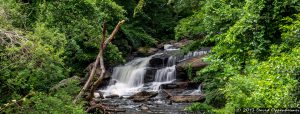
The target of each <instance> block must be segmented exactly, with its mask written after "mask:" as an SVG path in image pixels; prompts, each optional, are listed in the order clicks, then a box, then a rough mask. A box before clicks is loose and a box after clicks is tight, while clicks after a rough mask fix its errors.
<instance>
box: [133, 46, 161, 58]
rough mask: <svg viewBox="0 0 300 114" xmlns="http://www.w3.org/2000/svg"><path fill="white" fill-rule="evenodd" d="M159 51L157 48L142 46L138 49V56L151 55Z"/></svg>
mask: <svg viewBox="0 0 300 114" xmlns="http://www.w3.org/2000/svg"><path fill="white" fill-rule="evenodd" d="M157 51H158V49H157V48H148V47H140V48H138V49H137V56H150V55H153V54H155V53H156V52H157Z"/></svg>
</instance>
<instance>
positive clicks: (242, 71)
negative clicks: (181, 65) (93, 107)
mask: <svg viewBox="0 0 300 114" xmlns="http://www.w3.org/2000/svg"><path fill="white" fill-rule="evenodd" d="M121 20H125V23H124V24H123V25H121V27H120V29H119V31H118V33H117V34H116V35H115V37H114V39H113V40H111V42H108V45H107V47H106V49H105V52H104V54H103V56H104V63H105V66H106V67H107V68H111V67H114V66H117V65H120V64H124V63H125V62H126V61H127V60H128V59H129V58H128V57H129V56H131V55H133V53H134V52H136V51H138V50H139V49H140V48H141V47H143V48H145V50H147V49H149V48H151V47H156V46H157V45H159V44H161V43H164V42H168V41H171V40H176V41H180V40H183V39H188V40H191V41H192V42H191V43H189V44H188V45H186V46H184V47H182V49H181V50H182V51H183V53H187V52H189V51H193V50H197V49H199V48H200V47H212V48H211V51H210V53H209V54H208V56H206V57H205V58H204V59H203V61H205V62H206V63H208V64H209V65H208V66H207V67H205V68H203V69H201V70H199V71H197V73H195V74H193V75H191V76H189V78H190V80H193V81H194V82H202V83H203V84H204V86H203V92H204V93H205V97H206V98H205V101H204V102H199V103H193V104H192V105H190V106H188V107H186V110H187V111H190V112H193V111H198V110H205V111H207V112H211V113H234V112H235V110H236V109H238V108H298V107H299V104H300V101H299V99H300V90H299V81H300V72H299V71H300V1H298V0H126V1H125V0H0V60H1V61H0V112H1V113H2V112H3V113H76V114H77V113H86V112H85V110H86V107H87V100H85V99H84V98H82V99H80V100H79V101H77V102H76V103H74V102H72V101H73V100H74V98H75V97H76V95H78V93H79V92H80V90H81V88H82V87H83V84H84V81H85V80H87V78H88V76H87V75H86V71H85V69H86V68H87V67H88V66H89V65H90V64H91V63H93V62H94V61H95V59H96V58H97V54H98V52H99V48H101V46H99V45H100V42H101V41H102V40H103V39H105V37H109V34H111V33H112V31H113V30H114V29H115V26H116V25H117V24H118V22H119V21H121ZM104 23H105V24H106V26H103V25H104ZM104 28H105V29H104ZM103 32H104V33H105V32H106V33H107V34H104V35H102V34H103ZM103 37H104V38H103ZM100 50H101V49H100ZM78 78H79V79H78ZM66 79H68V81H67V82H66V81H65V82H66V83H63V84H62V83H60V82H61V81H62V80H66Z"/></svg>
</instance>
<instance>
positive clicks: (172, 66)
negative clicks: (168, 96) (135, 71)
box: [152, 56, 176, 91]
mask: <svg viewBox="0 0 300 114" xmlns="http://www.w3.org/2000/svg"><path fill="white" fill-rule="evenodd" d="M175 79H176V57H174V56H171V57H169V58H168V63H167V66H166V67H165V68H162V69H159V70H157V71H156V74H155V81H154V82H153V83H152V88H153V90H155V91H157V90H159V87H160V85H161V84H165V83H171V82H173V81H174V80H175Z"/></svg>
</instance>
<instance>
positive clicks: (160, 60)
mask: <svg viewBox="0 0 300 114" xmlns="http://www.w3.org/2000/svg"><path fill="white" fill-rule="evenodd" d="M169 57H170V55H168V54H165V53H164V54H160V55H155V56H153V57H152V58H151V60H150V61H149V64H150V67H163V66H164V65H165V64H167V62H168V58H169Z"/></svg>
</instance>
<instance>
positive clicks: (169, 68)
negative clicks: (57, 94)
mask: <svg viewBox="0 0 300 114" xmlns="http://www.w3.org/2000/svg"><path fill="white" fill-rule="evenodd" d="M164 49H165V50H164V51H165V52H170V51H179V49H178V48H176V47H175V46H173V45H169V44H167V45H164ZM206 53H208V51H195V52H190V53H188V54H187V55H184V56H170V57H168V60H167V63H166V64H164V63H163V67H162V68H159V69H157V70H156V71H155V72H154V73H155V75H154V73H153V74H151V75H152V77H154V80H153V78H152V80H153V81H151V82H149V83H146V84H145V83H144V79H145V74H146V72H147V69H148V70H149V68H150V67H149V61H150V60H151V59H152V57H153V56H156V55H160V54H163V53H157V54H154V55H152V56H149V57H142V58H136V59H134V60H132V61H130V62H128V63H127V64H125V65H122V66H118V67H115V68H114V69H113V73H112V76H111V80H110V82H109V85H108V86H107V87H106V88H102V89H100V91H101V92H102V93H103V96H104V97H105V96H108V95H119V96H125V97H126V96H130V95H133V94H135V93H137V92H139V91H143V90H146V91H158V90H159V89H160V86H161V85H162V84H167V83H172V82H174V81H175V80H176V63H177V62H181V61H184V60H187V59H190V58H192V57H195V56H200V55H204V54H206ZM187 93H189V94H198V93H201V88H200V87H199V89H198V90H195V91H187Z"/></svg>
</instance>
